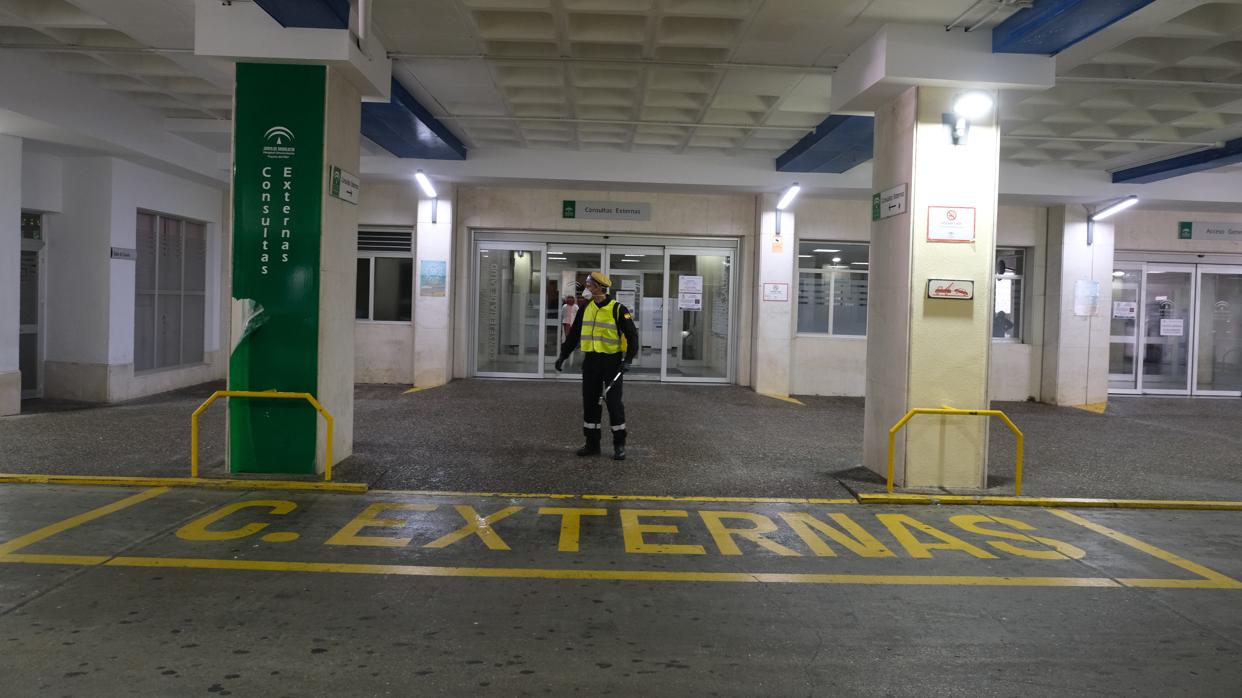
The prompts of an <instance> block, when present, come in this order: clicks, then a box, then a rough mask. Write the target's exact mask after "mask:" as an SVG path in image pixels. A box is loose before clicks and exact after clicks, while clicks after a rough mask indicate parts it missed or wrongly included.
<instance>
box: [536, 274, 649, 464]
mask: <svg viewBox="0 0 1242 698" xmlns="http://www.w3.org/2000/svg"><path fill="white" fill-rule="evenodd" d="M611 288H612V280H611V279H609V278H608V276H607V275H605V274H604V273H603V272H598V271H595V272H591V276H590V277H589V278H588V279H587V282H586V290H587V291H588V292H589V293H590V294H591V301H590V302H588V303H586V304H584V305H582V306H580V307H579V308H578V315H577V316H576V317H575V318H574V324H573V326H572V327H570V328H569V333H568V334H567V335H565V343H564V344H562V345H561V354H560V356H559V357H557V359H556V370H558V371H559V370H561V365H562V364H564V363H565V360H566V359H568V358H569V355H570V354H572V353H573V351H574V347H576V346H578V342H579V339H581V341H582V353H583V354H584V355H585V357H584V358H583V360H582V433H583V434H585V435H586V445H584V446H583V447H582V448H580V449H578V455H580V456H591V455H595V454H597V453H599V439H600V416H601V415H600V412H601V410H600V406H599V402H600V400H599V396H600V393H602V392H603V391H604V386H605V385H606V384H608V385H610V386H611V387H609V388H608V396H607V402H608V422H609V424H610V426H611V427H612V457H613V458H614V459H615V460H625V434H626V432H625V405H622V404H621V374H623V373H625V372H626V371H627V370H629V368H630V363H631V362H632V361H633V360H634V355H635V354H637V353H638V330H637V329H635V327H634V316H633V315H632V314H631V313H630V311H629V310H628V309H627V308H626V307H625V306H623V305H621V304H620V303H618V302H617V301H616V299H615V298H613V297H612V294H610V293H609V290H610V289H611Z"/></svg>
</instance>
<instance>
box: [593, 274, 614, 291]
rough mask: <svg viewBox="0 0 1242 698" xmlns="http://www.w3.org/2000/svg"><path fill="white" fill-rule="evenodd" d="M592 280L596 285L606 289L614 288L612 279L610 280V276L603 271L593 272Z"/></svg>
mask: <svg viewBox="0 0 1242 698" xmlns="http://www.w3.org/2000/svg"><path fill="white" fill-rule="evenodd" d="M591 278H592V279H594V280H595V283H597V284H599V285H600V286H603V287H604V288H612V279H610V278H608V275H607V274H605V273H604V272H602V271H593V272H591Z"/></svg>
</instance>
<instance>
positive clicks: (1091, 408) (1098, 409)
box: [1070, 402, 1108, 414]
mask: <svg viewBox="0 0 1242 698" xmlns="http://www.w3.org/2000/svg"><path fill="white" fill-rule="evenodd" d="M1070 407H1073V408H1074V409H1076V410H1083V411H1084V412H1094V413H1096V414H1104V412H1105V411H1107V410H1108V403H1107V402H1089V403H1087V404H1085V405H1070Z"/></svg>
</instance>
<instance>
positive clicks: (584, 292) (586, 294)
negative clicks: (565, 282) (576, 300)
mask: <svg viewBox="0 0 1242 698" xmlns="http://www.w3.org/2000/svg"><path fill="white" fill-rule="evenodd" d="M582 297H583V298H593V297H594V296H592V295H591V289H589V288H584V289H582Z"/></svg>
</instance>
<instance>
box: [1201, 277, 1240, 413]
mask: <svg viewBox="0 0 1242 698" xmlns="http://www.w3.org/2000/svg"><path fill="white" fill-rule="evenodd" d="M1205 274H1242V264H1237V265H1230V264H1196V265H1195V275H1194V289H1195V307H1194V312H1193V315H1194V319H1195V322H1194V325H1195V327H1194V334H1193V335H1191V338H1190V340H1191V347H1192V348H1191V352H1190V358H1191V361H1192V363H1191V365H1190V394H1191V395H1193V396H1196V397H1198V396H1202V397H1242V390H1199V387H1198V386H1199V351H1200V350H1201V347H1200V346H1199V317H1200V308H1199V304H1200V302H1201V301H1202V299H1203V296H1202V290H1203V277H1204V275H1205ZM1239 342H1240V343H1242V337H1239ZM1239 349H1240V350H1242V346H1240V347H1239Z"/></svg>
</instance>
